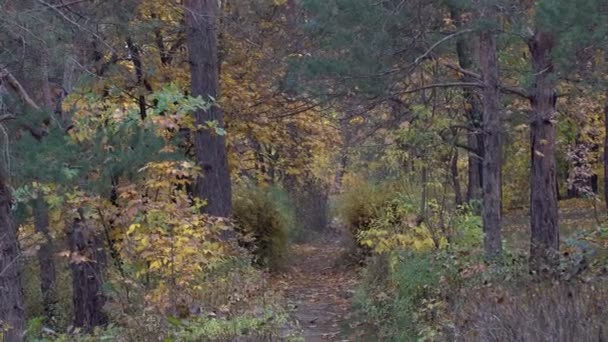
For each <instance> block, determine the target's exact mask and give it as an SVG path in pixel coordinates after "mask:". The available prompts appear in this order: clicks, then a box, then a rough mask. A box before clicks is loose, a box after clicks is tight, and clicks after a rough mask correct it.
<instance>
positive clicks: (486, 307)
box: [450, 282, 608, 342]
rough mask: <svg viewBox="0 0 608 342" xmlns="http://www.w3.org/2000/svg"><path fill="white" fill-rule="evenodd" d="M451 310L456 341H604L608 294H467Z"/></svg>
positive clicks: (571, 290)
mask: <svg viewBox="0 0 608 342" xmlns="http://www.w3.org/2000/svg"><path fill="white" fill-rule="evenodd" d="M459 302H460V303H461V304H460V305H457V306H454V307H453V310H454V315H455V323H456V324H455V326H454V327H452V329H453V331H451V333H450V335H451V336H452V337H453V338H451V339H450V340H455V341H484V342H485V341H488V342H489V341H526V342H536V341H539V342H540V341H555V342H558V341H559V342H561V341H564V342H572V341H577V342H578V341H580V342H586V341H606V340H608V315H607V314H608V291H607V290H606V289H605V288H600V287H597V286H594V285H591V284H582V283H575V284H563V283H552V282H540V283H533V284H529V285H528V287H527V288H523V289H509V290H505V289H497V288H486V289H481V290H480V289H476V290H469V291H467V294H465V296H464V297H463V298H462V300H461V301H459Z"/></svg>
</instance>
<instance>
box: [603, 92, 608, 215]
mask: <svg viewBox="0 0 608 342" xmlns="http://www.w3.org/2000/svg"><path fill="white" fill-rule="evenodd" d="M604 135H605V136H604V201H605V202H606V209H607V210H608V90H606V98H605V99H604Z"/></svg>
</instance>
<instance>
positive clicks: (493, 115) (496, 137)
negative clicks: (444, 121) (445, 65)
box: [479, 0, 502, 257]
mask: <svg viewBox="0 0 608 342" xmlns="http://www.w3.org/2000/svg"><path fill="white" fill-rule="evenodd" d="M480 15H481V17H482V18H485V20H487V21H488V24H486V26H489V25H493V24H490V23H492V22H493V21H495V20H497V18H498V16H497V15H496V9H495V5H494V4H493V3H492V2H491V1H487V0H482V5H481V13H480ZM479 40H480V43H479V51H480V58H479V60H480V66H481V74H482V81H483V92H482V99H483V101H482V102H483V150H484V157H483V178H482V184H483V228H484V233H485V234H484V236H485V237H484V246H485V251H486V256H488V257H495V256H496V255H499V254H500V253H501V250H502V234H501V195H502V193H501V177H500V173H501V167H502V163H501V160H502V144H501V135H502V132H501V119H500V115H501V114H500V89H499V85H500V84H499V74H498V57H497V52H496V33H495V31H494V29H493V28H492V27H491V26H489V27H486V28H483V29H482V31H481V33H480V39H479Z"/></svg>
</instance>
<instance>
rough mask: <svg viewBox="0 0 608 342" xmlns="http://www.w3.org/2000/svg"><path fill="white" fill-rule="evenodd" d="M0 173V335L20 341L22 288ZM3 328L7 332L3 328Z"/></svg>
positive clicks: (6, 189)
mask: <svg viewBox="0 0 608 342" xmlns="http://www.w3.org/2000/svg"><path fill="white" fill-rule="evenodd" d="M5 172H6V171H5V170H4V169H1V170H0V336H3V337H4V341H7V342H17V341H22V340H23V336H22V334H23V330H24V327H25V315H24V309H23V290H22V288H21V260H20V258H21V255H20V251H19V244H18V242H17V229H16V227H15V224H14V223H13V217H12V214H11V204H12V195H11V190H10V186H9V184H8V177H7V175H6V173H5ZM4 326H6V327H7V330H4V329H3V328H2V327H4Z"/></svg>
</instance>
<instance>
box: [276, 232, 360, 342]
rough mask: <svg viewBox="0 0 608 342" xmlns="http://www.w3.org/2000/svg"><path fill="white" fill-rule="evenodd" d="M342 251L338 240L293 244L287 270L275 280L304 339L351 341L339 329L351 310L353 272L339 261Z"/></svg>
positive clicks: (310, 340)
mask: <svg viewBox="0 0 608 342" xmlns="http://www.w3.org/2000/svg"><path fill="white" fill-rule="evenodd" d="M332 240H333V239H332ZM336 240H337V239H336ZM343 255H344V253H343V248H341V247H340V244H339V243H338V242H333V241H331V242H328V241H321V242H314V243H307V244H299V245H294V246H293V247H292V254H291V260H292V262H291V265H290V267H289V270H288V271H287V272H286V273H284V274H283V275H281V276H280V279H279V280H278V281H279V283H281V287H283V288H284V294H285V296H286V298H287V301H288V304H289V307H290V308H291V309H292V312H293V313H292V314H293V318H294V320H295V321H296V322H297V326H298V328H299V329H300V330H301V332H302V336H303V337H304V340H305V341H307V342H317V341H351V339H349V338H347V337H344V334H343V333H342V330H343V328H344V327H345V326H347V325H348V322H347V321H348V319H349V314H350V312H351V311H352V304H351V300H352V295H353V289H354V287H355V277H356V273H355V270H353V268H352V267H348V266H344V265H340V264H341V263H340V258H342V257H343Z"/></svg>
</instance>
